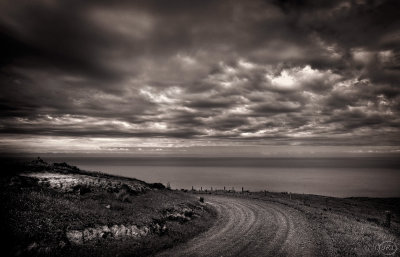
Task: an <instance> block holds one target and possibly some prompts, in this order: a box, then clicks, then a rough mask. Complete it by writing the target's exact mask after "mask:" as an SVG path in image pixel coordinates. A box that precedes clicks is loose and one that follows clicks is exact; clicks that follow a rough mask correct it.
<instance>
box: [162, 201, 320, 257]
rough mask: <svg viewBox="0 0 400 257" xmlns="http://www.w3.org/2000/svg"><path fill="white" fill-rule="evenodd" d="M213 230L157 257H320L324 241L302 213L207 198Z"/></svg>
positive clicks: (269, 204) (275, 205)
mask: <svg viewBox="0 0 400 257" xmlns="http://www.w3.org/2000/svg"><path fill="white" fill-rule="evenodd" d="M206 200H207V201H206V202H207V203H208V204H210V205H212V206H214V207H215V209H216V210H217V213H218V217H217V220H216V222H215V224H214V226H213V227H211V228H210V229H209V230H208V231H206V232H204V233H202V234H200V235H199V236H197V237H196V238H193V239H192V240H190V241H188V242H187V243H184V244H182V245H178V246H176V247H174V248H172V249H168V250H166V251H164V252H161V253H160V254H159V255H158V256H182V257H187V256H211V257H212V256H218V257H220V256H321V254H323V253H324V252H326V251H324V249H321V247H322V245H324V244H323V242H321V241H320V240H321V238H322V237H320V236H319V235H318V234H316V232H315V229H313V224H310V223H309V221H308V220H307V219H306V217H305V216H304V214H303V213H301V212H299V211H296V210H294V209H292V208H290V207H288V206H285V205H281V204H279V203H274V202H267V201H261V200H255V199H245V198H236V197H226V196H212V195H210V196H207V198H206Z"/></svg>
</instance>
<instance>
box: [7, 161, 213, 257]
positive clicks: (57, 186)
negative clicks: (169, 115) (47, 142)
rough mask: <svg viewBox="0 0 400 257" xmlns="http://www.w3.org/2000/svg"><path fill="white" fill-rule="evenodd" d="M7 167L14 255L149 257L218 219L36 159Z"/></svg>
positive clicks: (156, 188)
mask: <svg viewBox="0 0 400 257" xmlns="http://www.w3.org/2000/svg"><path fill="white" fill-rule="evenodd" d="M5 166H6V167H8V168H7V170H6V172H5V173H4V174H3V177H2V178H1V181H0V186H1V196H0V197H1V199H0V200H1V203H2V204H3V208H2V212H1V215H2V217H1V223H2V224H1V226H2V228H4V229H3V233H6V235H5V237H6V238H7V242H6V244H5V245H7V246H8V248H7V249H6V250H7V253H8V254H11V255H19V256H117V255H118V256H128V255H129V256H145V255H152V254H154V253H156V252H158V251H160V250H162V249H165V248H169V247H172V246H174V245H176V244H177V243H179V242H183V241H186V240H188V239H190V238H191V237H193V236H195V235H197V234H199V233H201V232H202V231H205V230H206V229H207V228H208V227H210V226H211V225H212V222H213V217H214V215H215V213H214V211H213V210H212V209H211V208H209V207H208V206H207V205H206V204H203V203H200V201H198V199H197V198H196V197H194V196H192V195H190V194H185V193H183V192H177V191H172V190H168V189H166V188H165V187H164V186H163V185H162V184H148V183H145V182H143V181H140V180H136V179H130V178H124V177H117V176H110V175H106V174H102V173H96V172H87V171H82V170H79V169H78V168H76V167H73V166H70V165H68V164H66V163H61V164H47V163H46V162H44V161H42V160H41V159H37V160H35V161H34V162H30V163H24V164H20V163H17V164H16V163H13V164H12V165H5Z"/></svg>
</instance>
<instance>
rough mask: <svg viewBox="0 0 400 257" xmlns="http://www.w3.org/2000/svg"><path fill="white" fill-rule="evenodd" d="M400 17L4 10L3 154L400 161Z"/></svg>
mask: <svg viewBox="0 0 400 257" xmlns="http://www.w3.org/2000/svg"><path fill="white" fill-rule="evenodd" d="M399 9H400V2H399V1H381V0H376V1H367V0H365V1H364V0H354V1H348V0H344V1H306V0H302V1H300V0H299V1H290V0H285V1H259V0H248V1H234V0H231V1H224V0H222V1H208V0H199V1H196V0H191V1H185V0H182V1H175V0H170V1H161V0H159V1H152V0H143V1H123V0H117V1H108V0H98V1H81V0H79V1H78V0H68V1H62V0H35V1H30V0H19V1H14V0H1V1H0V42H1V43H0V44H1V50H0V120H1V122H0V152H3V153H5V152H43V153H44V152H46V153H105V154H112V153H125V154H126V153H128V154H138V153H141V152H146V153H147V154H151V153H159V152H163V151H164V152H169V153H174V154H180V153H183V152H189V153H191V154H194V155H196V154H206V153H210V154H217V153H221V152H226V151H227V152H230V153H231V154H239V155H240V154H246V153H247V154H248V155H253V154H261V155H276V154H278V155H286V154H299V153H304V154H313V153H321V152H323V153H324V154H330V153H345V154H347V153H398V152H400V137H399V135H400V133H399V132H400V115H399V114H400V87H399V81H400V19H399V18H398V10H399ZM199 149H200V150H199Z"/></svg>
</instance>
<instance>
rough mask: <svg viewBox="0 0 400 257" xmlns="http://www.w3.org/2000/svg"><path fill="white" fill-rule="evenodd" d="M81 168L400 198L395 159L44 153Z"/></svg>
mask: <svg viewBox="0 0 400 257" xmlns="http://www.w3.org/2000/svg"><path fill="white" fill-rule="evenodd" d="M44 159H45V161H47V162H67V163H69V164H71V165H75V166H78V167H79V168H80V169H84V170H90V171H101V172H105V173H109V174H114V175H120V176H126V177H132V178H137V179H140V180H143V181H146V182H149V183H156V182H160V183H163V184H164V185H167V184H168V185H170V186H171V188H173V189H192V188H194V189H196V190H200V189H202V190H211V188H212V189H213V190H221V189H223V188H224V187H225V189H226V190H236V191H241V190H242V187H243V190H249V191H264V190H267V191H272V192H293V193H304V194H316V195H325V196H335V197H400V160H399V158H396V157H340V158H339V157H337V158H325V157H324V158H258V157H257V158H249V157H215V158H212V157H204V158H203V157H88V156H84V157H47V158H44Z"/></svg>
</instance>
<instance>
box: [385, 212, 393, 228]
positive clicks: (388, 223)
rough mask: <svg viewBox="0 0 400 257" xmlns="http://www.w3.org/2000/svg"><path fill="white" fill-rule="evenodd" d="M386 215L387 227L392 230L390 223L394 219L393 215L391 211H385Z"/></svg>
mask: <svg viewBox="0 0 400 257" xmlns="http://www.w3.org/2000/svg"><path fill="white" fill-rule="evenodd" d="M385 214H386V226H387V227H388V228H390V221H391V219H392V213H391V212H390V211H385Z"/></svg>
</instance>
